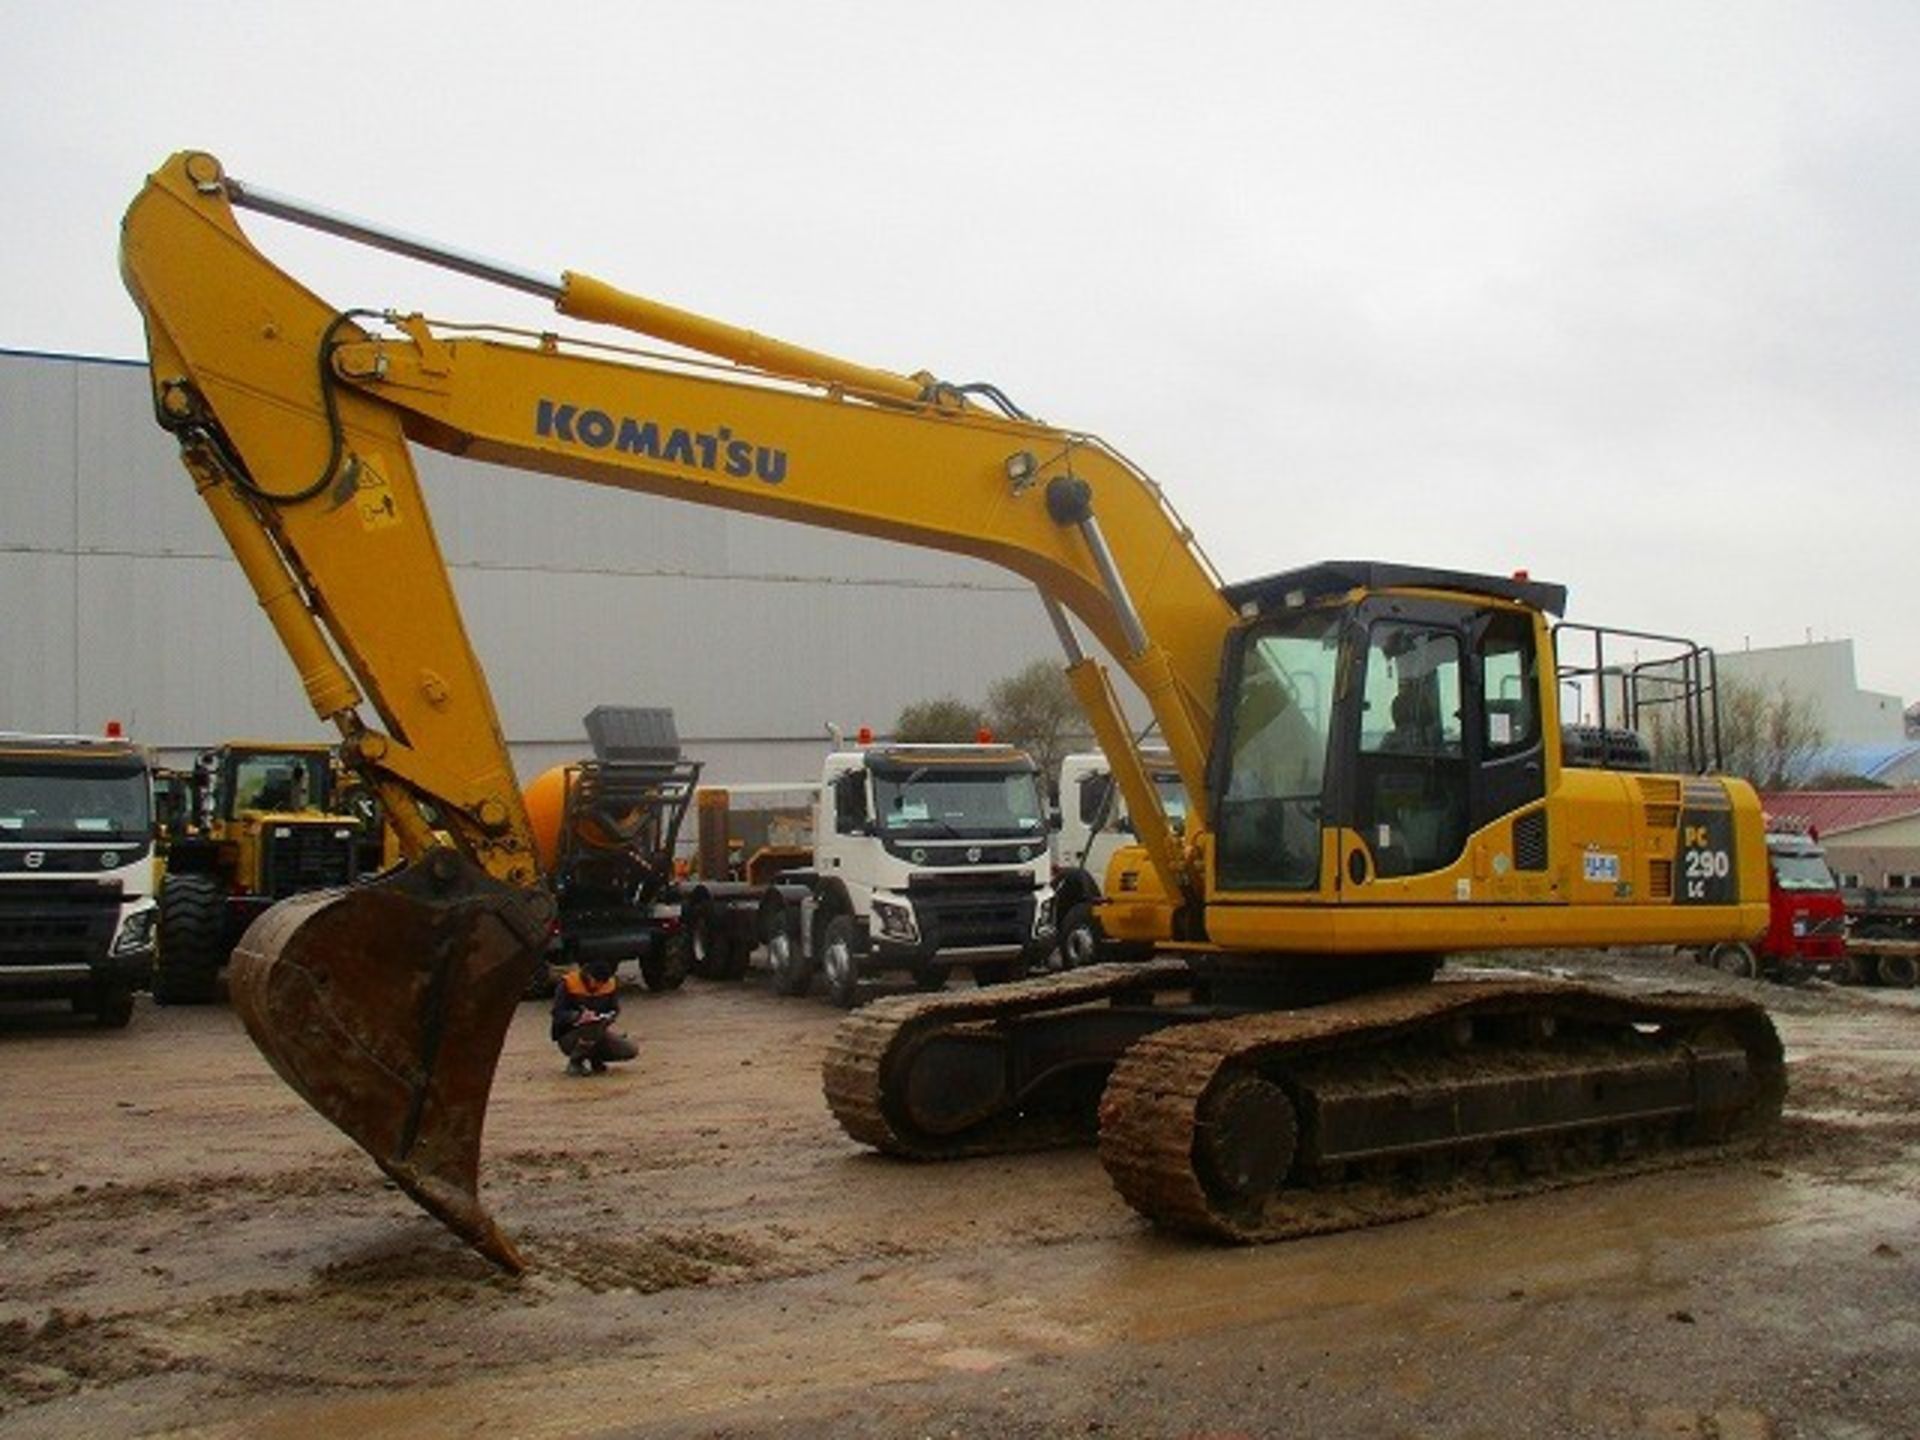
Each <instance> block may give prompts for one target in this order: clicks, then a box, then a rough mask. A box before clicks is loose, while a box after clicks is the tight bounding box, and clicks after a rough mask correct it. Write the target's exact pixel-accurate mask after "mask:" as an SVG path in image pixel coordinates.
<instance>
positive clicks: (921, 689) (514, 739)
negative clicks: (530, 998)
mask: <svg viewBox="0 0 1920 1440" xmlns="http://www.w3.org/2000/svg"><path fill="white" fill-rule="evenodd" d="M0 454H3V455H4V463H3V464H0V614H4V617H5V622H4V626H0V729H14V730H53V731H66V732H88V731H97V730H99V729H100V728H101V727H102V726H103V725H104V724H105V723H106V722H107V721H108V720H111V719H117V720H119V721H121V722H122V723H123V724H124V725H125V726H126V727H127V730H128V733H129V734H130V735H132V736H134V737H135V738H136V739H139V740H141V741H144V742H145V743H147V744H149V745H152V746H154V747H156V748H157V749H159V750H160V751H161V752H162V753H163V754H164V755H165V756H166V757H167V758H170V759H174V760H178V759H180V758H183V757H185V756H187V755H190V754H191V753H192V752H193V751H195V750H197V749H199V748H202V747H205V746H207V745H210V744H213V743H215V742H217V741H219V740H222V739H226V738H240V737H247V738H262V739H279V738H296V739H297V738H334V737H332V736H330V735H329V734H328V732H327V730H326V729H325V727H323V726H322V725H321V724H320V723H319V722H318V721H317V720H316V719H315V718H314V716H313V713H312V711H311V710H310V709H309V707H308V706H307V703H306V699H305V697H304V695H303V694H302V692H301V689H300V686H299V684H298V683H297V681H296V679H295V677H294V672H293V667H292V665H291V664H290V663H289V662H288V660H287V658H286V655H285V654H284V653H283V652H282V650H281V648H280V645H279V643H278V641H277V640H276V639H275V638H274V636H273V633H272V631H271V629H270V628H269V627H268V624H267V621H266V619H265V617H264V616H262V615H261V614H260V612H259V609H258V607H257V606H256V604H255V602H254V598H253V594H252V592H251V590H249V588H248V587H247V584H246V582H245V580H244V579H243V578H242V576H241V574H240V571H239V569H238V567H237V566H236V565H235V564H234V562H233V561H232V560H231V559H230V558H229V556H228V553H227V549H226V546H225V543H224V542H223V541H222V540H221V538H220V535H219V532H218V531H217V530H216V529H215V528H214V525H213V522H212V520H211V518H210V517H209V516H208V514H207V511H206V509H205V507H204V505H203V504H202V503H201V501H200V500H199V498H198V497H197V496H196V495H195V493H194V489H193V485H192V482H191V481H190V480H189V478H188V476H187V472H186V471H185V469H184V468H183V467H182V466H181V464H180V461H179V459H178V456H177V453H176V449H175V445H174V442H173V440H172V438H171V437H170V436H168V435H167V434H166V433H165V432H163V431H162V430H160V428H159V427H158V426H157V425H156V424H155V423H154V420H153V415H152V408H151V401H150V398H149V391H148V386H147V373H146V367H145V365H144V364H136V363H130V362H122V361H110V360H95V359H83V358H77V357H73V356H58V355H38V354H23V353H18V352H0ZM416 456H417V460H418V463H419V466H420V470H421V475H422V479H423V483H424V485H425V487H426V491H427V496H428V499H429V502H430V503H431V505H432V507H433V515H434V521H435V525H436V528H437V530H438V533H439V538H440V544H441V547H442V549H443V551H444V553H445V555H446V557H447V560H448V563H449V565H450V566H451V567H452V571H453V579H454V585H455V588H456V590H457V591H458V594H459V597H460V602H461V604H462V606H463V607H464V609H465V612H466V620H467V628H468V633H469V634H470V636H471V638H472V641H473V644H474V647H475V649H476V650H477V651H478V653H479V656H480V660H481V663H482V665H483V666H484V667H485V669H486V671H487V674H488V675H489V677H490V678H491V681H492V684H493V693H494V701H495V704H496V705H497V706H498V708H499V711H500V716H501V721H502V724H503V725H504V727H505V729H506V733H507V736H508V740H509V742H510V744H511V745H512V748H513V753H514V760H515V764H516V765H517V766H518V768H519V770H520V773H521V775H522V777H523V778H530V777H531V776H532V775H534V774H536V773H538V772H539V771H540V770H542V769H544V768H546V767H547V766H549V765H552V764H555V763H558V762H559V761H561V760H564V759H570V758H574V757H577V756H579V755H580V754H582V753H583V752H584V750H585V748H586V742H585V737H584V734H583V732H582V730H581V727H580V720H581V717H582V716H583V715H585V714H586V712H587V711H588V710H590V709H592V708H593V707H594V706H595V705H600V704H638V705H667V706H671V707H672V708H673V710H674V712H675V715H676V718H677V720H678V724H679V729H680V734H681V738H682V742H683V745H684V746H685V748H686V750H687V752H688V754H689V755H690V756H691V757H692V758H695V759H700V760H704V761H706V762H707V775H708V777H709V778H710V779H713V780H718V781H729V782H734V783H745V782H755V781H762V782H764V781H774V780H789V779H796V778H804V777H805V776H807V775H809V774H813V773H817V769H818V764H819V757H820V755H821V753H822V751H823V749H824V746H825V744H826V726H827V724H828V722H834V723H837V724H839V725H841V726H843V727H845V728H846V730H847V731H848V732H849V733H851V732H852V731H853V730H854V729H856V728H857V727H859V726H861V725H871V726H873V727H874V728H875V730H876V731H881V732H884V731H885V729H886V728H887V727H888V726H890V725H891V724H892V722H893V720H894V719H895V717H897V716H898V714H899V713H900V710H901V708H902V707H903V706H905V705H907V704H909V703H911V702H913V701H915V700H923V699H928V698H931V697H934V696H938V695H947V694H952V695H957V696H959V697H960V698H962V699H967V700H973V701H980V700H984V698H985V696H986V692H987V688H988V687H989V686H990V685H991V684H992V683H993V682H994V681H995V680H997V679H1000V678H1002V677H1004V676H1006V675H1009V674H1011V673H1013V672H1014V671H1016V670H1018V669H1019V668H1021V667H1022V666H1023V665H1025V664H1027V663H1028V662H1030V661H1032V660H1034V659H1036V658H1043V657H1047V658H1058V656H1059V648H1058V641H1057V640H1056V638H1055V636H1054V634H1053V630H1052V627H1051V626H1050V625H1049V624H1048V623H1047V620H1046V616H1045V613H1044V611H1043V610H1042V608H1041V605H1040V601H1039V598H1038V597H1037V595H1036V594H1035V592H1034V590H1033V588H1032V587H1031V586H1030V585H1028V584H1027V583H1026V582H1024V581H1022V580H1020V579H1018V578H1017V577H1015V576H1013V575H1011V574H1009V573H1007V572H1005V571H1001V570H998V569H995V568H993V567H991V566H988V565H985V564H982V563H980V562H978V561H973V560H968V559H964V558H961V557H957V556H947V555H942V554H939V553H937V552H933V551H928V550H920V549H915V548H910V547H906V546H901V545H894V544H889V543H886V542H882V541H877V540H868V539H865V538H862V537H857V536H847V535H836V534H832V533H830V532H827V531H822V530H814V529H810V528H806V527H801V526H796V525H792V524H788V523H784V522H780V521H773V520H765V519H760V518H757V517H754V516H749V515H740V514H732V513H728V512H724V511H719V510H711V509H706V508H702V507H698V506H693V505H686V504H678V503H675V502H670V501H665V500H656V499H653V498H650V497H645V496H636V495H631V494H626V493H623V492H617V491H609V490H605V489H601V488H599V487H595V486H591V485H581V484H573V483H569V482H567V481H564V480H559V479H555V478H552V477H549V476H543V475H534V474H526V473H522V472H519V471H514V470H505V469H501V468H499V467H496V466H490V465H483V464H478V463H475V462H471V461H464V460H456V459H451V458H448V457H446V456H443V455H440V454H437V453H433V452H428V451H417V452H416ZM396 603H398V604H404V603H405V601H404V597H399V596H397V597H396Z"/></svg>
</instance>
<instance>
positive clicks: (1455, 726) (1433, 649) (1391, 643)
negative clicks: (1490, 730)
mask: <svg viewBox="0 0 1920 1440" xmlns="http://www.w3.org/2000/svg"><path fill="white" fill-rule="evenodd" d="M1461 673H1462V666H1461V662H1460V637H1459V636H1458V635H1457V634H1456V633H1455V632H1454V631H1452V630H1443V629H1437V628H1434V627H1431V626H1426V625H1418V624H1411V623H1407V622H1404V621H1379V622H1376V623H1375V624H1374V626H1373V627H1372V629H1371V630H1370V631H1369V633H1368V641H1367V666H1366V675H1365V679H1364V681H1363V689H1362V691H1361V699H1362V710H1361V722H1360V753H1359V755H1358V757H1357V760H1356V767H1355V777H1356V782H1357V784H1356V791H1357V793H1356V796H1355V804H1356V819H1357V820H1358V821H1359V828H1360V831H1361V833H1362V834H1363V835H1364V836H1365V837H1366V839H1367V843H1368V846H1369V848H1370V849H1371V850H1372V852H1373V868H1374V873H1375V874H1377V875H1381V876H1396V875H1419V874H1423V873H1425V872H1427V871H1431V870H1439V869H1442V868H1443V867H1445V866H1448V865H1451V864H1452V863H1453V862H1454V861H1456V860H1458V859H1459V858H1460V854H1461V852H1462V850H1463V849H1464V848H1465V846H1466V839H1467V828H1468V827H1467V761H1466V750H1465V745H1464V739H1465V734H1466V731H1465V724H1466V720H1465V716H1464V713H1463V712H1464V702H1463V699H1462V697H1463V694H1464V691H1463V689H1462V686H1461Z"/></svg>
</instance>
